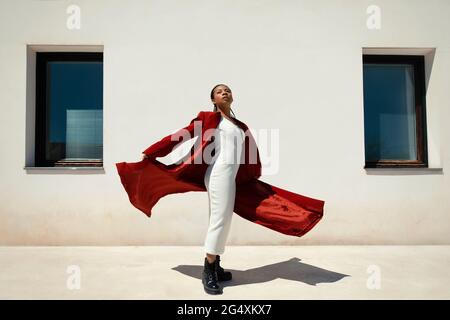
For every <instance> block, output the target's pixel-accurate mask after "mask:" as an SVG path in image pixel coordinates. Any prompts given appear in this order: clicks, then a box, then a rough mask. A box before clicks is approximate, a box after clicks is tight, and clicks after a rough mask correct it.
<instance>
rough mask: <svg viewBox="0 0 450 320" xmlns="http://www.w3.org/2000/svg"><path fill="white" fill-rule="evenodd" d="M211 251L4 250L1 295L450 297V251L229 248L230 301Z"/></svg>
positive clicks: (149, 248) (0, 249)
mask: <svg viewBox="0 0 450 320" xmlns="http://www.w3.org/2000/svg"><path fill="white" fill-rule="evenodd" d="M203 257H204V254H203V248H202V247H201V246H177V247H174V246H170V247H168V246H145V247H144V246H143V247H136V246H130V247H14V246H11V247H0V299H176V300H178V299H263V300H265V299H295V300H298V299H449V298H450V289H449V288H450V246H227V247H226V251H225V253H224V254H223V255H222V256H221V258H222V259H221V260H222V266H223V267H224V268H225V270H230V271H232V273H233V280H231V281H229V282H223V283H222V284H223V286H224V289H223V294H222V295H209V294H207V293H205V292H204V291H203V286H202V283H201V272H202V269H203Z"/></svg>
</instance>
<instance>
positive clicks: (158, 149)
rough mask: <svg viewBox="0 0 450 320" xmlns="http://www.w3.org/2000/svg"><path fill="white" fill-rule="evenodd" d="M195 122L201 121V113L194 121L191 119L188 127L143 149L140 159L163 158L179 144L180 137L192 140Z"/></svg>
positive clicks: (201, 112)
mask: <svg viewBox="0 0 450 320" xmlns="http://www.w3.org/2000/svg"><path fill="white" fill-rule="evenodd" d="M196 121H203V111H200V112H199V113H198V115H197V116H196V117H195V118H194V119H192V120H191V122H190V123H189V125H187V126H186V127H184V128H182V129H180V130H178V131H176V132H175V133H172V134H169V135H168V136H166V137H164V138H162V139H161V140H159V141H158V142H156V143H154V144H152V145H151V146H150V147H148V148H147V149H145V150H144V151H143V152H142V153H143V155H142V159H145V158H149V159H150V158H151V159H154V158H158V157H164V156H166V155H168V154H169V153H170V152H171V151H172V149H173V147H175V146H176V145H177V144H178V143H179V142H180V140H179V139H180V137H182V138H185V135H188V137H187V138H189V139H192V138H193V137H194V136H193V135H194V127H195V122H196Z"/></svg>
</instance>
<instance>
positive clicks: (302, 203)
mask: <svg viewBox="0 0 450 320" xmlns="http://www.w3.org/2000/svg"><path fill="white" fill-rule="evenodd" d="M220 119H221V114H220V112H212V111H200V112H199V114H198V115H197V117H195V118H194V119H192V120H191V122H190V124H189V125H188V126H186V127H185V128H182V129H180V130H178V131H177V132H175V133H173V134H170V135H168V136H166V137H164V138H162V139H161V140H160V141H158V142H156V143H154V144H153V145H151V146H150V147H148V148H147V149H145V150H144V151H143V153H145V154H146V155H148V157H149V159H144V160H142V161H139V162H130V163H127V162H120V163H116V167H117V172H118V174H119V176H120V180H121V182H122V185H123V186H124V188H125V191H126V192H127V194H128V198H129V200H130V202H131V204H132V205H133V206H135V207H136V208H137V209H139V210H140V211H142V212H143V213H145V214H146V215H147V216H148V217H151V215H152V208H153V207H154V205H155V204H156V203H157V202H158V201H159V199H161V198H162V197H164V196H166V195H168V194H174V193H184V192H189V191H207V189H206V187H205V184H204V182H203V179H204V175H205V172H206V169H207V167H208V163H207V162H206V161H203V152H204V150H205V148H206V147H207V146H208V145H209V144H210V143H211V142H212V140H211V130H210V131H209V132H208V131H207V130H208V129H215V128H217V126H218V124H219V121H220ZM236 120H237V119H236ZM196 121H201V124H202V125H201V133H198V134H199V135H198V137H199V138H198V139H197V141H196V143H195V145H194V146H193V147H192V149H191V152H190V154H189V155H188V156H187V157H185V158H184V159H183V160H182V162H181V163H174V164H170V165H165V164H163V163H161V162H159V161H158V160H156V159H155V158H157V157H164V156H166V155H167V154H169V153H170V152H171V151H172V150H173V148H174V147H175V146H176V145H177V144H178V143H179V140H176V139H175V138H177V137H179V135H180V134H181V133H183V132H184V133H187V134H188V137H187V138H193V137H195V136H196V135H195V130H194V127H195V122H196ZM199 123H200V122H197V124H199ZM237 124H238V125H239V126H240V127H241V128H242V129H243V130H244V132H246V136H245V141H244V143H245V162H244V163H241V164H240V166H239V169H238V172H237V175H236V199H235V205H234V212H235V213H236V214H238V215H239V216H241V217H242V218H244V219H247V220H249V221H251V222H254V223H257V224H259V225H262V226H265V227H267V228H269V229H272V230H274V231H277V232H281V233H283V234H286V235H292V236H297V237H301V236H302V235H304V234H305V233H307V232H308V231H309V230H311V229H312V228H313V227H314V226H315V225H316V224H317V223H318V222H319V221H320V219H321V218H322V216H323V208H324V204H325V202H324V201H322V200H319V199H314V198H310V197H306V196H303V195H300V194H296V193H293V192H290V191H287V190H284V189H282V188H279V187H276V186H273V185H270V184H268V183H266V182H264V181H261V180H259V178H260V176H261V161H260V158H259V152H258V149H257V146H256V143H255V140H254V138H253V136H252V135H251V132H250V131H249V130H248V127H247V126H246V125H245V124H244V123H243V122H241V121H239V120H237ZM251 147H254V148H255V150H256V154H257V161H256V163H251V161H249V159H250V158H249V156H250V152H249V148H251Z"/></svg>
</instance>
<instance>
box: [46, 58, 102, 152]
mask: <svg viewBox="0 0 450 320" xmlns="http://www.w3.org/2000/svg"><path fill="white" fill-rule="evenodd" d="M47 76H48V78H47V88H48V91H47V97H48V100H47V128H46V129H47V135H46V136H47V143H46V146H47V148H46V151H47V152H46V153H47V154H46V156H47V159H49V160H60V159H61V158H66V159H69V158H70V159H102V157H103V152H102V149H103V113H102V112H103V63H102V62H90V61H86V62H81V61H53V62H49V63H48V65H47Z"/></svg>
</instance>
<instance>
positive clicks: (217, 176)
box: [205, 166, 236, 262]
mask: <svg viewBox="0 0 450 320" xmlns="http://www.w3.org/2000/svg"><path fill="white" fill-rule="evenodd" d="M207 173H208V176H207V177H206V178H205V183H207V189H208V202H209V227H208V232H207V235H206V239H205V251H206V254H207V255H206V256H207V257H208V255H209V259H208V261H209V262H211V261H214V260H215V255H218V254H223V253H224V251H225V243H226V240H227V237H228V234H229V232H230V227H231V220H232V217H233V210H234V200H235V195H236V182H235V175H234V174H233V168H231V167H230V166H214V168H213V170H210V172H207Z"/></svg>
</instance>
